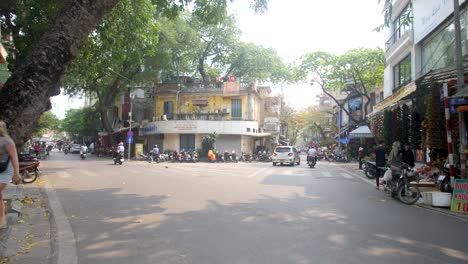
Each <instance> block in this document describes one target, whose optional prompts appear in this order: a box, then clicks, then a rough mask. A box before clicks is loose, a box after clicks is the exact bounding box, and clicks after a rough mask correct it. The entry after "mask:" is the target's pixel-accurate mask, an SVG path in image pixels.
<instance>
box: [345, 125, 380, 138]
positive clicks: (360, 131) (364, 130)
mask: <svg viewBox="0 0 468 264" xmlns="http://www.w3.org/2000/svg"><path fill="white" fill-rule="evenodd" d="M373 137H374V135H373V134H372V131H371V130H370V129H369V127H368V126H360V127H358V128H356V129H354V130H353V131H351V132H349V138H350V139H352V138H373Z"/></svg>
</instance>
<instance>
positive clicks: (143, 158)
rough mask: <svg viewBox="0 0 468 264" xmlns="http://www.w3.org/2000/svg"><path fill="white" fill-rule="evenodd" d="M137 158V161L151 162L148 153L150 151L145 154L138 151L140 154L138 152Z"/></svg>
mask: <svg viewBox="0 0 468 264" xmlns="http://www.w3.org/2000/svg"><path fill="white" fill-rule="evenodd" d="M138 160H139V161H148V162H151V161H152V159H151V154H150V153H147V154H144V153H140V154H138Z"/></svg>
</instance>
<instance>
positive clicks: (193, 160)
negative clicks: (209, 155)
mask: <svg viewBox="0 0 468 264" xmlns="http://www.w3.org/2000/svg"><path fill="white" fill-rule="evenodd" d="M191 161H192V162H193V163H196V162H198V153H197V151H196V150H194V151H193V152H192V160H191Z"/></svg>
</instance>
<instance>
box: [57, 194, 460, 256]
mask: <svg viewBox="0 0 468 264" xmlns="http://www.w3.org/2000/svg"><path fill="white" fill-rule="evenodd" d="M57 192H58V193H61V192H67V195H60V196H61V197H65V198H64V200H63V201H62V204H63V205H64V207H65V211H66V213H67V215H68V217H69V220H70V223H71V224H72V228H73V231H74V233H75V237H76V240H77V245H78V251H79V263H80V264H83V263H99V264H107V263H138V264H146V263H148V264H149V263H158V264H163V263H200V264H208V263H215V264H217V263H223V264H231V263H232V264H238V263H255V264H260V263H372V264H374V263H391V262H394V261H395V260H396V261H398V263H466V261H467V260H468V257H467V255H466V254H467V253H466V252H462V250H461V249H460V248H462V246H458V247H457V248H454V247H453V245H456V244H457V243H455V242H453V243H448V242H445V240H444V242H442V243H426V242H425V241H424V240H423V239H407V238H406V237H405V235H404V234H403V235H396V234H397V233H399V231H398V230H397V228H398V226H395V227H394V228H396V229H394V232H392V233H391V235H390V234H388V232H386V231H385V230H382V232H376V231H375V230H374V229H372V228H371V229H370V230H368V229H365V228H363V226H362V225H359V224H358V223H357V222H358V220H357V219H356V220H354V219H352V218H351V217H350V215H349V214H348V213H346V212H345V211H344V210H341V209H337V208H336V206H334V204H333V203H332V202H330V201H325V200H324V199H322V198H320V197H307V196H306V197H303V196H299V195H292V196H290V197H288V198H284V199H278V198H274V197H269V196H259V197H258V199H256V200H251V201H247V202H239V203H229V204H221V203H219V202H217V201H214V200H208V201H206V206H205V208H204V209H201V210H192V211H190V210H189V211H182V212H177V213H171V212H169V210H168V209H167V208H165V206H166V204H167V202H168V200H170V199H171V197H168V196H164V195H157V196H144V195H138V194H125V193H121V190H120V189H99V190H86V191H71V190H69V189H58V190H57ZM187 202H189V201H187ZM421 220H423V219H421ZM465 227H466V226H465ZM465 230H466V228H465ZM465 237H466V236H465ZM451 245H452V246H451ZM465 251H466V248H465Z"/></svg>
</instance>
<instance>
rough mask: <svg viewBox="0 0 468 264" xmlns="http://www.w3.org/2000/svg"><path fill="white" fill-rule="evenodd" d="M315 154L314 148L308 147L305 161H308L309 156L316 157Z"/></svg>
mask: <svg viewBox="0 0 468 264" xmlns="http://www.w3.org/2000/svg"><path fill="white" fill-rule="evenodd" d="M316 156H317V150H316V149H315V148H309V150H308V151H307V161H309V160H310V159H311V158H314V159H315V158H316Z"/></svg>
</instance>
